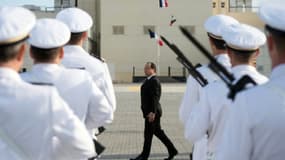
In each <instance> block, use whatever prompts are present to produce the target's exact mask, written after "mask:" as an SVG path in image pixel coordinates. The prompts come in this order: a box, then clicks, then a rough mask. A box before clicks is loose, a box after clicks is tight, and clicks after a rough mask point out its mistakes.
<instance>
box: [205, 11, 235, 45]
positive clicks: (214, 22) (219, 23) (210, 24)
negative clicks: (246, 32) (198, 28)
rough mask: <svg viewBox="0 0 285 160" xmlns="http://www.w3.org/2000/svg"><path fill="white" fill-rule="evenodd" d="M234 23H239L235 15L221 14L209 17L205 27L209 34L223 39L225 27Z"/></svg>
mask: <svg viewBox="0 0 285 160" xmlns="http://www.w3.org/2000/svg"><path fill="white" fill-rule="evenodd" d="M232 24H239V22H238V21H237V20H236V19H234V18H233V17H230V16H226V15H223V14H219V15H214V16H211V17H209V18H208V19H207V20H206V22H205V24H204V27H205V29H206V31H207V32H208V34H209V36H211V37H212V38H215V39H219V40H222V32H223V29H224V28H225V26H228V25H232Z"/></svg>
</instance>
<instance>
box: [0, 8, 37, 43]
mask: <svg viewBox="0 0 285 160" xmlns="http://www.w3.org/2000/svg"><path fill="white" fill-rule="evenodd" d="M35 22H36V16H35V15H34V14H33V13H32V12H31V11H29V10H27V9H25V8H22V7H12V6H0V45H7V44H12V43H15V42H18V41H20V40H23V39H25V38H26V37H27V36H28V35H29V32H30V31H31V29H32V28H33V26H34V25H35Z"/></svg>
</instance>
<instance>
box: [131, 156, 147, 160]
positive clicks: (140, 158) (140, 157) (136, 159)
mask: <svg viewBox="0 0 285 160" xmlns="http://www.w3.org/2000/svg"><path fill="white" fill-rule="evenodd" d="M130 160H147V158H144V157H142V156H141V155H139V156H138V157H136V158H131V159H130Z"/></svg>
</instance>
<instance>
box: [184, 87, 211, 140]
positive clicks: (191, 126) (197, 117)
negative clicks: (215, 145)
mask: <svg viewBox="0 0 285 160" xmlns="http://www.w3.org/2000/svg"><path fill="white" fill-rule="evenodd" d="M207 99H208V97H207V94H206V91H205V90H202V93H201V98H200V101H199V102H198V103H197V104H196V105H194V107H193V109H192V112H191V113H190V116H189V118H188V120H187V123H186V125H185V138H186V139H188V140H189V141H190V142H192V143H195V142H196V141H198V140H200V139H201V138H203V136H204V135H205V134H206V133H207V131H208V129H209V125H210V107H209V103H208V100H207Z"/></svg>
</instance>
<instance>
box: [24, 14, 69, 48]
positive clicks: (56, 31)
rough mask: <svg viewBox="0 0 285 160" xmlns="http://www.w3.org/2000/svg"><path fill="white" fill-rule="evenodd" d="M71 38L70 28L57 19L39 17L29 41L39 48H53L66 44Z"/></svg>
mask: <svg viewBox="0 0 285 160" xmlns="http://www.w3.org/2000/svg"><path fill="white" fill-rule="evenodd" d="M69 39H70V30H69V28H68V27H67V26H66V25H65V24H64V23H62V22H61V21H59V20H56V19H49V18H44V19H39V20H37V22H36V25H35V27H34V28H33V30H32V31H31V35H30V38H29V40H28V42H29V43H30V44H31V45H32V46H34V47H37V48H42V49H51V48H57V47H61V46H64V45H65V44H66V43H67V42H68V41H69Z"/></svg>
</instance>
